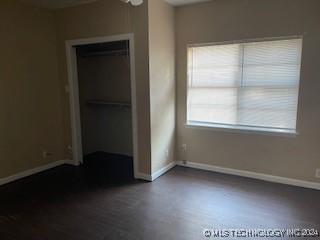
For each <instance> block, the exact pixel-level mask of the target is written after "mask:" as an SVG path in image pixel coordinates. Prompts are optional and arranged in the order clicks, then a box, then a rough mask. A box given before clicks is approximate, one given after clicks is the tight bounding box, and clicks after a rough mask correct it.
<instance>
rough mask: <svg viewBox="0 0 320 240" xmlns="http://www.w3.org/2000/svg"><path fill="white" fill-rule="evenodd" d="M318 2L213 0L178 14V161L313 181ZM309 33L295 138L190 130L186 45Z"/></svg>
mask: <svg viewBox="0 0 320 240" xmlns="http://www.w3.org/2000/svg"><path fill="white" fill-rule="evenodd" d="M319 10H320V2H319V1H318V0H281V1H279V0H215V1H212V2H209V3H204V4H198V5H190V6H184V7H180V8H178V9H177V12H176V30H177V32H176V39H177V42H176V46H177V108H178V111H177V115H178V116H177V128H178V147H179V159H180V160H183V158H184V157H183V155H184V154H183V153H182V149H181V145H182V144H183V143H186V144H187V145H188V150H187V154H186V160H188V161H192V162H198V163H204V164H212V165H217V166H222V167H228V168H235V169H241V170H249V171H254V172H260V173H266V174H272V175H277V176H283V177H289V178H297V179H302V180H309V181H318V182H319V181H320V180H319V179H315V171H316V168H320V150H319V146H320V128H319V122H320V108H319V103H320V94H319V92H320V71H319V66H320V52H319V42H320V27H319V25H320V14H319ZM297 34H305V37H304V44H303V58H302V75H301V91H300V102H299V113H298V118H299V120H298V131H299V133H300V134H299V135H298V136H297V137H296V138H288V137H277V136H265V135H259V134H245V133H241V134H240V133H227V132H223V131H220V132H219V131H211V130H200V129H187V128H185V127H184V124H185V122H186V82H187V74H186V73H187V69H186V64H187V56H186V53H187V52H186V46H187V44H190V43H208V42H221V41H229V40H241V39H252V38H263V37H280V36H290V35H297Z"/></svg>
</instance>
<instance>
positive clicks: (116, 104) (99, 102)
mask: <svg viewBox="0 0 320 240" xmlns="http://www.w3.org/2000/svg"><path fill="white" fill-rule="evenodd" d="M87 104H90V105H104V106H110V107H121V108H131V104H130V103H121V102H107V101H102V100H88V101H87Z"/></svg>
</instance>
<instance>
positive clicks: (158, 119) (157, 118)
mask: <svg viewBox="0 0 320 240" xmlns="http://www.w3.org/2000/svg"><path fill="white" fill-rule="evenodd" d="M174 11H175V10H174V7H172V6H171V5H169V4H168V3H166V2H165V1H164V0H149V58H150V61H149V66H150V109H151V110H150V113H151V165H152V172H153V173H154V172H155V171H157V170H159V169H161V168H162V167H165V166H166V165H167V164H168V163H170V162H172V161H175V137H176V136H175V36H174V35H175V33H174V26H175V23H174V21H175V18H174Z"/></svg>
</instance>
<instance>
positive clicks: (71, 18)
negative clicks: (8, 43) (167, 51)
mask: <svg viewBox="0 0 320 240" xmlns="http://www.w3.org/2000/svg"><path fill="white" fill-rule="evenodd" d="M55 15H56V21H57V31H58V39H59V57H60V58H59V60H60V76H61V86H60V88H61V96H62V100H63V101H62V105H61V107H62V110H63V116H64V122H63V132H64V136H63V144H64V146H68V145H71V128H70V118H69V116H70V110H69V96H68V95H66V94H65V93H64V92H63V89H64V86H65V85H67V84H68V80H67V67H66V58H65V40H70V39H79V38H90V37H98V36H110V35H117V34H124V33H131V32H133V33H134V34H135V60H136V69H135V70H136V95H137V111H138V132H139V136H138V154H139V156H138V159H139V171H140V172H142V173H146V174H150V173H151V161H150V159H151V156H150V152H151V150H150V149H151V145H150V101H149V68H148V62H149V59H148V4H147V2H146V1H145V3H144V4H143V5H141V6H139V7H132V6H131V5H130V4H125V3H123V2H121V1H119V0H100V1H97V2H94V3H91V4H85V5H81V6H77V7H72V8H66V9H63V10H58V11H56V13H55ZM65 156H66V157H69V158H70V157H71V156H70V154H68V153H67V152H65Z"/></svg>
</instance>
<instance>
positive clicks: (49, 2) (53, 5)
mask: <svg viewBox="0 0 320 240" xmlns="http://www.w3.org/2000/svg"><path fill="white" fill-rule="evenodd" d="M20 1H21V2H25V3H30V4H32V5H35V6H38V7H44V8H49V9H58V8H65V7H70V6H75V5H80V4H84V3H88V2H94V1H97V0H20ZM119 1H120V0H119ZM166 1H167V2H168V3H170V4H172V5H174V6H181V5H186V4H192V3H199V2H207V1H210V0H166Z"/></svg>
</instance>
